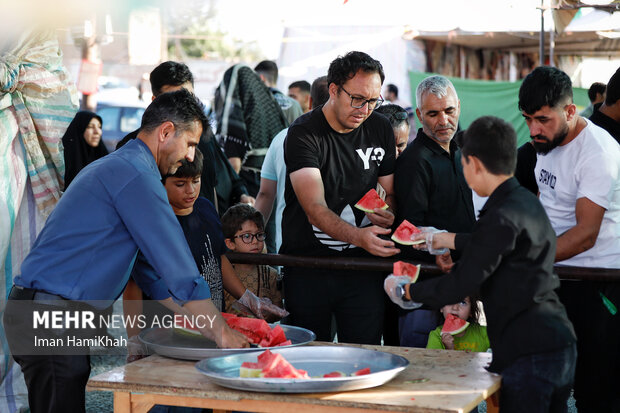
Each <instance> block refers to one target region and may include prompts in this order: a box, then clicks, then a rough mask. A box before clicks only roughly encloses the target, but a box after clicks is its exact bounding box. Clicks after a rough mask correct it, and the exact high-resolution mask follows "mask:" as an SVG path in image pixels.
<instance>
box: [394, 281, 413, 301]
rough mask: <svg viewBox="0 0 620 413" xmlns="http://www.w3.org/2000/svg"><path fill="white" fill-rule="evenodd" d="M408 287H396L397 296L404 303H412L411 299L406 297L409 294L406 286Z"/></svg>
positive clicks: (400, 285)
mask: <svg viewBox="0 0 620 413" xmlns="http://www.w3.org/2000/svg"><path fill="white" fill-rule="evenodd" d="M406 285H407V284H398V285H397V286H396V291H395V294H396V297H398V298H400V299H401V300H403V301H411V300H410V299H408V298H407V297H406V294H407V293H406V291H405V286H406Z"/></svg>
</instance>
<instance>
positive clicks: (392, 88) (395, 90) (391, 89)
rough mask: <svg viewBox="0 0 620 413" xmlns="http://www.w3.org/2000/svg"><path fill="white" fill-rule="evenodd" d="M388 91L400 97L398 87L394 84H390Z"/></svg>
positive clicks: (387, 87)
mask: <svg viewBox="0 0 620 413" xmlns="http://www.w3.org/2000/svg"><path fill="white" fill-rule="evenodd" d="M386 89H387V91H388V92H391V93H393V94H394V96H396V97H398V86H396V85H395V84H394V83H388V85H387V86H386Z"/></svg>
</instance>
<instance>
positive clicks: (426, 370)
mask: <svg viewBox="0 0 620 413" xmlns="http://www.w3.org/2000/svg"><path fill="white" fill-rule="evenodd" d="M316 344H321V345H325V344H327V343H316ZM356 347H362V348H367V349H374V350H381V351H386V352H389V353H393V354H397V355H400V356H403V357H405V358H407V359H408V360H409V362H410V363H411V364H410V365H409V366H408V367H407V368H406V369H405V370H404V371H403V372H401V373H400V374H399V375H398V376H396V378H394V379H393V380H392V381H390V382H388V383H386V384H384V385H382V386H380V387H375V388H372V389H366V390H355V391H348V392H341V393H316V394H282V393H281V394H277V393H254V392H245V391H238V390H232V389H227V388H224V387H220V386H218V385H215V384H212V383H210V382H209V380H208V379H207V377H206V376H204V375H203V374H201V373H200V372H198V370H196V368H195V367H194V365H195V362H193V361H183V360H174V359H169V358H165V357H161V356H157V355H155V356H150V357H148V358H145V359H142V360H139V361H136V362H134V363H131V364H128V365H125V366H122V367H118V368H116V369H114V370H111V371H109V372H107V373H103V374H99V375H98V376H95V377H93V378H91V379H90V380H89V381H88V385H87V390H89V391H91V390H106V391H113V392H114V412H116V413H128V412H132V413H142V412H148V410H149V409H150V408H151V407H153V405H155V404H165V405H172V406H186V407H201V408H211V409H214V411H215V412H225V411H231V410H238V411H250V412H273V413H291V412H295V413H301V412H311V413H312V412H321V413H337V412H345V413H346V412H350V413H354V412H357V413H362V412H363V413H370V412H386V411H389V412H469V411H470V410H471V409H473V408H474V407H475V406H477V405H478V404H479V403H480V402H481V401H482V400H485V399H486V400H487V411H488V412H489V413H491V412H497V411H498V403H497V397H496V396H497V394H496V392H497V391H498V390H499V387H500V380H501V378H500V376H499V375H496V374H492V373H489V372H487V371H486V370H485V369H484V367H485V366H487V365H488V364H489V363H490V361H491V354H488V353H466V352H463V351H449V350H427V349H417V348H406V347H387V346H369V345H364V346H356ZM257 354H258V353H257ZM418 379H428V381H422V382H418V381H417V380H418ZM492 396H493V397H492Z"/></svg>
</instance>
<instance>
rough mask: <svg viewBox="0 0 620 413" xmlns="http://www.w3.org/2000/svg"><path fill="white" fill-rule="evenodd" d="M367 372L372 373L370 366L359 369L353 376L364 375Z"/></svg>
mask: <svg viewBox="0 0 620 413" xmlns="http://www.w3.org/2000/svg"><path fill="white" fill-rule="evenodd" d="M365 374H370V367H365V368H363V369H359V370H358V371H356V372H355V373H353V374H351V376H363V375H365Z"/></svg>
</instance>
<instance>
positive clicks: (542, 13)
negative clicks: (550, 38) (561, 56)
mask: <svg viewBox="0 0 620 413" xmlns="http://www.w3.org/2000/svg"><path fill="white" fill-rule="evenodd" d="M544 6H545V0H540V40H539V42H538V43H539V47H540V50H539V51H538V55H539V58H538V64H539V65H540V66H544V64H545V7H544Z"/></svg>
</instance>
